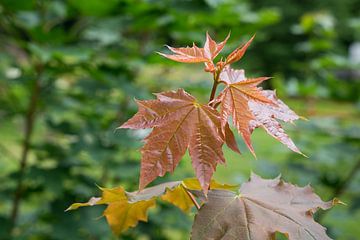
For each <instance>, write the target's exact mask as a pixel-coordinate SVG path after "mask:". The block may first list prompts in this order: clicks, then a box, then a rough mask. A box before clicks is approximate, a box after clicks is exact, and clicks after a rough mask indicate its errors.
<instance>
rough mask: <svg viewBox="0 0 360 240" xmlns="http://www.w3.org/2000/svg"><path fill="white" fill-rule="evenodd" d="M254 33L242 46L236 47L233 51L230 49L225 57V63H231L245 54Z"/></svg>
mask: <svg viewBox="0 0 360 240" xmlns="http://www.w3.org/2000/svg"><path fill="white" fill-rule="evenodd" d="M254 38H255V35H254V36H252V37H251V38H250V40H249V41H247V43H245V44H244V45H243V46H241V47H238V48H237V49H235V50H234V51H232V52H231V53H230V54H229V56H228V57H227V58H226V64H231V63H234V62H237V61H239V60H240V59H241V58H242V57H243V56H244V54H245V52H246V50H247V48H248V47H249V46H250V44H251V42H252V41H253V40H254Z"/></svg>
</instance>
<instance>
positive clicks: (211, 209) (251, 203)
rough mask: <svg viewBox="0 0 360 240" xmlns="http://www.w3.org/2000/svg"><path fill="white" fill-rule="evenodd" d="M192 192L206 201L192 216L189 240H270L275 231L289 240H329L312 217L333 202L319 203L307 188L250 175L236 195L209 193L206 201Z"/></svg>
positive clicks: (221, 191)
mask: <svg viewBox="0 0 360 240" xmlns="http://www.w3.org/2000/svg"><path fill="white" fill-rule="evenodd" d="M192 192H193V193H194V194H195V195H196V196H198V197H200V198H202V199H203V200H204V201H207V202H206V203H205V204H204V205H203V206H202V207H201V209H200V210H199V212H198V214H197V215H196V217H195V222H194V225H193V228H192V239H202V240H205V239H209V240H210V239H211V240H218V239H227V240H231V239H234V240H235V239H247V240H266V239H268V240H270V239H273V238H272V237H273V236H274V234H275V233H276V232H281V233H284V234H285V235H286V236H288V238H289V239H291V240H319V239H322V240H326V239H330V238H329V237H328V236H327V235H326V232H325V230H326V229H325V228H324V227H322V226H321V225H320V224H318V223H316V222H315V221H314V220H313V217H312V215H313V213H315V212H316V211H317V209H319V208H322V209H324V210H325V209H329V208H330V207H332V206H333V205H334V204H335V203H337V202H336V201H329V202H323V201H322V200H321V199H320V197H319V196H317V195H316V194H315V193H314V192H313V190H312V189H311V187H310V186H306V187H303V188H301V187H297V186H295V185H292V184H289V183H285V182H283V181H282V180H281V179H279V178H275V179H271V180H265V179H262V178H260V177H259V176H257V175H255V174H252V176H251V179H250V181H249V182H247V183H244V184H243V185H242V186H241V188H240V194H236V193H234V192H231V191H226V190H211V191H209V193H208V196H207V199H206V197H205V196H204V194H203V193H202V192H200V191H192Z"/></svg>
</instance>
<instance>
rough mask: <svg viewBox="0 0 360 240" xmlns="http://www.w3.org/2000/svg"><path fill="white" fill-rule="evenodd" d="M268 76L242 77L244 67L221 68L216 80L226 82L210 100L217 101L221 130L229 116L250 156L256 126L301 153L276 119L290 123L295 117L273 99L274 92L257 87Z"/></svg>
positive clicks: (283, 105) (296, 117) (277, 100)
mask: <svg viewBox="0 0 360 240" xmlns="http://www.w3.org/2000/svg"><path fill="white" fill-rule="evenodd" d="M268 79H269V78H268V77H259V78H245V73H244V70H234V69H231V68H230V67H228V66H227V67H225V68H224V70H223V71H222V72H221V74H220V80H221V82H223V83H225V84H226V87H225V88H224V90H223V91H222V92H221V93H220V94H219V96H218V97H217V98H216V99H215V100H214V102H215V103H219V104H221V108H220V115H221V119H222V126H223V129H224V127H225V125H226V124H227V121H228V118H229V117H230V116H231V117H232V121H233V124H234V126H235V127H236V128H237V130H238V132H239V133H240V134H241V136H242V137H243V139H244V142H245V144H246V145H247V147H248V148H249V149H250V151H251V152H252V153H253V154H254V155H255V152H254V148H253V146H252V143H251V134H252V132H253V130H254V129H255V128H257V127H263V128H264V129H265V130H266V131H267V132H268V133H269V134H270V135H271V136H273V137H274V138H276V139H277V140H279V141H280V142H281V143H283V144H285V145H286V146H287V147H289V148H290V149H291V150H293V151H294V152H297V153H301V152H300V150H299V149H298V148H297V147H296V146H295V144H294V143H293V141H292V140H291V139H290V138H289V136H288V135H287V134H286V133H285V131H284V129H283V128H282V127H281V125H280V123H279V122H278V121H277V120H276V119H279V120H282V121H284V122H293V121H294V120H297V119H298V118H299V116H298V115H296V114H295V112H293V111H292V110H291V109H290V108H289V107H288V106H286V105H285V104H284V103H283V102H282V101H281V100H279V99H277V97H276V95H275V92H274V91H269V90H267V91H264V90H262V89H261V88H258V87H257V85H259V84H260V83H262V82H263V81H265V80H268Z"/></svg>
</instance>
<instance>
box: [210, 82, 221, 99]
mask: <svg viewBox="0 0 360 240" xmlns="http://www.w3.org/2000/svg"><path fill="white" fill-rule="evenodd" d="M218 85H219V82H217V81H215V80H214V83H213V86H212V89H211V94H210V99H209V102H211V101H212V100H214V98H215V93H216V89H217V86H218Z"/></svg>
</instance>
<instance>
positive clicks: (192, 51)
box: [158, 33, 230, 72]
mask: <svg viewBox="0 0 360 240" xmlns="http://www.w3.org/2000/svg"><path fill="white" fill-rule="evenodd" d="M229 37H230V34H228V36H227V37H226V38H225V40H224V41H222V42H220V43H216V42H215V41H214V40H213V39H212V38H211V37H210V35H209V34H208V33H206V41H205V45H204V47H203V48H199V47H197V46H196V45H195V43H194V44H193V46H192V47H181V48H174V47H170V46H167V48H168V49H169V50H170V51H171V52H173V53H174V54H165V53H160V52H158V54H160V55H162V56H164V57H166V58H169V59H171V60H174V61H177V62H184V63H200V62H204V63H205V65H206V70H207V71H210V72H211V71H214V64H213V59H214V58H215V57H216V56H217V55H218V54H219V53H220V51H221V50H222V49H223V48H224V46H225V44H226V42H227V40H228V39H229Z"/></svg>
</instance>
